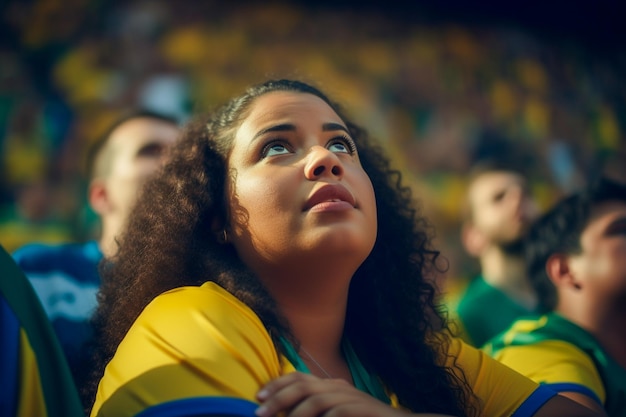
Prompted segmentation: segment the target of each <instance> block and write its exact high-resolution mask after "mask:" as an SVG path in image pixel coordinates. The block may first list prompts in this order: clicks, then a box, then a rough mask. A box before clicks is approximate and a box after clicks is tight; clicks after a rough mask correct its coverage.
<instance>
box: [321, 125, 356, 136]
mask: <svg viewBox="0 0 626 417" xmlns="http://www.w3.org/2000/svg"><path fill="white" fill-rule="evenodd" d="M330 130H343V131H344V132H346V133H347V134H350V132H348V129H347V128H346V127H345V126H343V125H340V124H339V123H324V124H323V125H322V131H324V132H328V131H330Z"/></svg>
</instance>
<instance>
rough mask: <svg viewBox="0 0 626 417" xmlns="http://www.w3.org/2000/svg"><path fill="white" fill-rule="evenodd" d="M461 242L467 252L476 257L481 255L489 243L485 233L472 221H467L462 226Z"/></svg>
mask: <svg viewBox="0 0 626 417" xmlns="http://www.w3.org/2000/svg"><path fill="white" fill-rule="evenodd" d="M461 242H462V243H463V247H465V250H466V251H467V253H469V254H470V255H472V256H474V257H476V258H477V257H479V256H480V255H481V253H482V252H483V250H484V249H485V246H486V245H487V239H486V238H485V235H484V234H483V233H482V232H481V231H480V230H478V228H477V227H475V226H474V225H473V224H471V223H465V224H464V225H463V227H462V228H461Z"/></svg>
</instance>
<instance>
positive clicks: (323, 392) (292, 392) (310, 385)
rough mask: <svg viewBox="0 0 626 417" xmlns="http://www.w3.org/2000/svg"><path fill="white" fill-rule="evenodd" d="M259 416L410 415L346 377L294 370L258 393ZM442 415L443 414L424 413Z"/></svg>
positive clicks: (359, 416) (381, 416)
mask: <svg viewBox="0 0 626 417" xmlns="http://www.w3.org/2000/svg"><path fill="white" fill-rule="evenodd" d="M257 399H258V400H259V401H260V402H261V406H260V407H259V408H258V409H257V410H256V415H257V416H258V417H272V416H276V415H278V414H279V413H281V412H282V413H284V415H285V416H288V417H320V416H324V417H407V416H413V415H415V414H411V413H409V412H407V411H403V410H401V409H397V408H393V407H391V406H390V405H388V404H385V403H383V402H381V401H379V400H378V399H376V398H374V397H372V396H371V395H369V394H367V393H365V392H363V391H360V390H358V389H356V388H355V387H354V386H352V385H351V384H349V383H348V382H346V381H344V380H343V379H322V378H318V377H316V376H314V375H310V374H304V373H301V372H293V373H290V374H287V375H284V376H281V377H279V378H277V379H275V380H273V381H271V382H270V383H268V384H267V385H265V386H264V387H263V388H262V389H261V390H260V391H259V392H258V393H257ZM420 416H424V417H426V416H432V417H435V416H440V417H443V415H442V414H420Z"/></svg>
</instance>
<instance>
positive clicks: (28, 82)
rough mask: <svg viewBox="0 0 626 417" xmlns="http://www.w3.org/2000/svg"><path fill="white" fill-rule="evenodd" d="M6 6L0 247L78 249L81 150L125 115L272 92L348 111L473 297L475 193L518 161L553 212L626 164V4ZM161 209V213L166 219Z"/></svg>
mask: <svg viewBox="0 0 626 417" xmlns="http://www.w3.org/2000/svg"><path fill="white" fill-rule="evenodd" d="M404 3H406V2H394V1H393V0H389V1H386V2H383V1H378V2H376V1H367V0H362V1H359V2H357V1H341V0H337V1H334V2H329V1H318V2H315V3H312V2H304V1H294V2H286V1H284V2H280V1H265V2H250V1H247V2H236V1H232V2H228V1H202V0H196V1H194V0H172V1H148V0H64V1H61V0H4V1H3V2H1V3H0V7H1V9H0V16H1V20H0V36H1V44H0V152H1V153H0V244H2V245H3V246H4V247H5V248H7V249H8V250H14V249H15V248H17V247H18V246H20V245H22V244H24V243H27V242H32V241H42V242H62V241H72V240H78V241H83V240H85V239H88V238H90V237H93V236H94V235H95V234H96V233H97V230H98V224H97V221H96V220H97V219H96V217H95V215H94V214H93V213H92V212H91V211H90V209H89V208H88V206H87V204H86V199H85V186H86V181H85V178H84V176H83V164H84V155H85V150H86V148H87V146H88V145H89V144H90V143H91V142H92V141H93V140H94V139H95V138H97V137H98V135H100V134H101V133H102V131H103V130H104V128H105V127H106V126H107V124H108V123H110V122H111V121H112V120H113V119H114V118H115V117H117V116H118V115H119V114H121V112H122V111H123V110H125V109H128V108H130V107H133V106H143V107H147V108H151V109H154V110H158V111H162V112H166V113H169V114H172V115H175V116H178V117H180V118H182V119H186V118H188V117H189V116H190V115H192V114H194V113H196V112H199V111H205V110H207V109H210V108H211V107H213V106H215V105H217V104H219V103H221V102H223V101H224V100H225V99H226V98H228V97H229V96H231V95H232V94H235V93H238V92H240V91H241V90H242V88H244V87H245V86H247V85H249V84H251V83H254V82H258V81H261V80H264V79H265V78H268V77H298V78H303V79H305V80H308V81H311V82H313V83H315V84H317V85H318V86H320V87H322V89H324V90H325V91H326V92H328V93H329V94H330V95H331V97H333V98H335V99H336V100H337V101H339V102H343V103H344V104H345V107H346V108H347V109H348V110H349V113H350V114H351V116H352V117H353V119H355V121H357V122H358V123H360V124H362V125H364V126H365V127H366V128H367V129H368V130H369V132H370V134H371V136H373V137H374V138H376V139H377V140H379V141H380V142H381V143H382V144H383V146H384V147H385V148H386V149H387V150H388V152H389V154H390V155H391V156H392V158H393V161H394V164H395V165H396V166H397V167H398V168H399V169H401V170H402V171H403V172H404V178H405V180H406V181H407V184H409V185H411V186H412V187H413V188H414V190H415V195H416V196H417V197H418V198H419V199H420V201H421V204H422V207H423V211H424V213H425V214H426V215H427V216H429V218H430V219H431V220H432V222H433V224H434V225H435V227H436V230H437V237H436V239H437V245H438V247H440V248H441V250H442V252H443V255H444V256H445V257H446V258H448V260H449V261H450V270H449V272H448V278H450V279H451V280H453V281H454V282H457V281H458V282H462V281H463V280H464V279H466V278H469V277H470V276H471V275H472V274H473V273H474V272H475V271H476V265H475V264H474V262H473V261H472V260H470V259H468V258H467V256H466V255H465V254H464V253H463V250H462V249H461V246H460V242H459V225H460V223H459V222H460V207H461V204H462V196H463V191H464V179H465V177H466V175H467V172H468V169H469V167H470V166H471V164H472V163H473V162H474V161H476V160H477V159H479V158H482V157H485V156H489V155H506V154H508V155H514V156H515V157H516V158H517V160H518V161H519V162H521V163H522V164H523V165H524V166H525V167H526V168H528V169H529V172H530V180H531V185H532V189H533V192H534V193H536V195H537V196H538V197H539V199H540V202H541V204H542V205H543V206H544V207H547V206H549V205H550V204H551V203H552V202H553V201H554V200H555V199H556V198H558V197H559V196H561V195H563V194H564V193H567V192H569V191H570V190H572V189H575V188H576V187H577V186H579V185H580V184H582V182H584V181H585V179H586V178H587V177H588V176H589V175H592V174H594V173H596V172H598V171H599V170H601V169H603V167H604V166H605V165H607V164H610V165H611V168H610V169H612V170H617V171H619V170H620V169H623V168H622V166H623V165H624V163H625V162H626V159H625V157H624V150H625V148H626V145H625V142H626V140H625V136H626V133H625V132H626V81H624V78H625V77H626V43H625V40H626V22H625V21H624V20H625V19H624V16H625V14H624V13H623V12H622V10H621V5H620V2H618V1H611V0H597V1H590V0H589V1H576V0H572V1H569V2H565V1H555V2H548V1H544V2H539V1H526V2H517V1H512V2H495V1H483V2H475V3H476V4H471V3H472V2H463V1H447V2H433V3H436V4H430V3H429V2H425V1H418V0H415V1H413V2H410V4H404ZM155 210H158V207H155Z"/></svg>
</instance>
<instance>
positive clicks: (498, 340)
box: [484, 313, 626, 417]
mask: <svg viewBox="0 0 626 417" xmlns="http://www.w3.org/2000/svg"><path fill="white" fill-rule="evenodd" d="M484 350H485V352H487V353H488V354H489V355H491V356H492V357H494V358H495V359H496V360H498V361H500V362H502V363H504V364H505V365H507V366H510V367H511V368H513V369H515V370H517V371H518V372H520V373H522V374H524V375H526V376H528V377H529V378H531V379H532V380H534V381H536V382H539V383H541V384H543V385H546V386H548V387H550V388H552V389H553V390H555V391H557V392H566V391H568V392H578V393H582V394H585V395H587V396H589V397H591V398H594V399H595V400H596V401H597V402H598V403H599V404H601V405H603V406H604V408H605V410H606V411H607V413H608V415H609V416H611V417H613V416H615V417H624V416H626V369H624V368H622V367H621V366H620V365H619V364H618V363H617V362H616V361H615V360H613V359H612V358H611V357H609V356H608V355H607V354H606V352H605V351H604V349H602V347H601V346H600V344H599V343H598V342H597V341H596V339H595V338H594V337H593V336H592V335H591V334H590V333H589V332H587V331H586V330H584V329H583V328H581V327H579V326H577V325H576V324H574V323H572V322H571V321H569V320H567V319H565V318H564V317H562V316H560V315H558V314H556V313H551V314H547V315H544V316H541V317H539V318H536V319H520V320H517V321H516V322H515V323H514V324H513V325H512V326H511V327H510V328H509V330H507V331H506V332H504V333H502V334H500V335H499V336H497V337H495V338H493V339H492V340H491V341H490V342H489V343H487V344H486V345H485V347H484Z"/></svg>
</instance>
